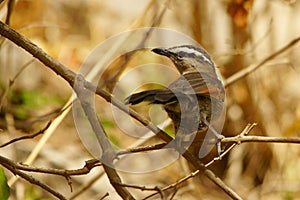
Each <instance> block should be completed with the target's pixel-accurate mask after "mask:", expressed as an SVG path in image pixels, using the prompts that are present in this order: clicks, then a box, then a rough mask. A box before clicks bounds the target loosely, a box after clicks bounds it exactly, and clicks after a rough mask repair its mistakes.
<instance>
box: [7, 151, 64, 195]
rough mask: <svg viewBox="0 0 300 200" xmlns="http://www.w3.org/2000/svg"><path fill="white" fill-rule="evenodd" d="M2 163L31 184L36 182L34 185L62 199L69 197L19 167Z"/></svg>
mask: <svg viewBox="0 0 300 200" xmlns="http://www.w3.org/2000/svg"><path fill="white" fill-rule="evenodd" d="M2 158H3V157H1V159H2ZM1 165H3V166H4V167H5V168H6V169H8V170H9V171H11V172H12V173H13V174H15V175H18V176H20V177H22V178H23V179H25V180H26V181H28V182H30V183H31V184H34V185H37V186H39V187H41V188H42V189H44V190H46V191H47V192H49V193H50V194H52V195H54V196H55V197H57V198H59V199H62V200H65V199H67V198H66V197H64V196H63V195H62V194H60V193H58V192H57V191H55V190H53V189H52V188H50V187H49V186H47V185H46V184H44V183H42V182H40V181H39V180H36V179H35V178H33V177H32V176H29V175H27V174H25V173H23V172H21V171H19V170H18V169H16V168H14V166H13V165H10V164H8V163H3V162H2V163H1Z"/></svg>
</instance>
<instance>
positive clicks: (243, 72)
mask: <svg viewBox="0 0 300 200" xmlns="http://www.w3.org/2000/svg"><path fill="white" fill-rule="evenodd" d="M299 41H300V37H298V38H296V39H294V40H292V41H290V42H289V43H288V44H286V45H285V46H283V47H282V48H280V49H279V50H278V51H276V52H274V53H272V54H271V55H269V56H267V57H266V58H265V59H263V60H262V61H260V62H259V63H258V64H256V65H250V66H249V67H247V68H245V69H242V70H241V71H239V72H237V73H235V74H233V75H232V76H230V77H229V78H227V79H226V80H225V81H224V86H225V87H228V86H229V85H231V84H233V83H234V82H236V81H238V80H239V79H241V78H243V77H245V76H247V75H249V74H250V73H252V72H254V71H255V70H257V69H258V68H259V67H261V66H263V65H264V64H266V63H267V62H269V61H270V60H272V59H274V58H276V57H277V56H279V55H281V54H282V53H284V52H285V51H286V50H288V49H290V48H291V47H293V46H294V45H296V44H297V43H298V42H299Z"/></svg>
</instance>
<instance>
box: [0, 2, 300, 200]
mask: <svg viewBox="0 0 300 200" xmlns="http://www.w3.org/2000/svg"><path fill="white" fill-rule="evenodd" d="M0 19H1V21H6V23H8V24H9V25H10V26H11V27H12V28H14V29H15V30H17V31H18V32H20V33H21V34H23V35H25V36H26V37H27V38H29V39H30V40H32V41H33V42H34V43H36V44H37V45H38V46H39V47H41V48H42V49H43V50H44V51H46V52H47V53H48V54H50V55H51V56H53V57H54V58H56V59H57V60H58V61H59V62H61V63H63V64H64V65H65V66H67V67H68V68H70V69H71V70H73V71H78V70H79V68H80V66H81V64H82V63H84V61H85V59H86V57H87V56H88V55H89V53H90V52H91V51H92V50H93V49H94V48H95V47H96V46H97V45H98V44H99V43H101V42H103V41H105V40H106V39H108V38H110V37H112V36H114V35H116V34H119V33H122V32H124V31H128V30H133V29H135V28H143V27H150V26H155V27H161V28H169V29H172V30H175V31H178V32H180V33H182V34H185V35H187V36H189V37H191V38H193V39H194V40H195V41H197V42H198V43H199V44H201V45H202V46H203V47H204V48H205V49H206V50H207V51H208V52H209V53H210V55H211V56H212V58H213V60H214V61H215V63H216V65H217V66H218V68H219V70H220V72H221V74H222V75H223V79H224V80H226V79H227V78H228V77H230V76H231V75H233V74H235V73H236V72H238V71H240V70H242V69H245V68H247V67H249V66H253V65H256V64H258V63H259V62H261V61H262V60H263V59H265V58H266V57H267V56H269V55H271V54H273V53H275V52H276V51H277V50H279V49H280V48H282V47H283V46H285V45H287V44H288V43H289V42H290V41H292V40H294V39H296V38H299V37H300V2H299V1H297V0H214V1H209V0H187V1H179V0H169V1H155V0H140V1H134V0H110V1H96V0H90V1H83V0H73V1H63V0H55V1H53V0H52V1H50V0H39V1H30V0H19V1H9V0H2V1H0ZM299 55H300V45H299V44H296V45H294V46H291V47H290V48H289V49H288V50H286V51H285V52H284V53H283V54H281V55H280V56H277V57H276V58H274V59H272V60H271V61H270V62H268V63H266V64H265V65H263V66H262V67H260V68H259V69H257V70H256V71H255V72H253V73H251V74H250V75H248V76H246V77H244V78H242V79H240V80H238V81H236V82H234V83H232V84H230V85H228V86H226V106H227V112H226V121H225V125H224V129H223V132H222V133H223V134H224V135H225V136H234V135H237V134H239V133H240V132H241V131H242V130H243V128H244V127H245V126H246V125H247V124H248V123H253V122H256V123H258V126H256V127H255V128H254V130H253V131H252V132H251V133H250V134H252V135H261V136H276V137H299V135H300V101H299V100H300V90H299V86H300V67H299V64H300V58H299ZM99 59H101V56H99ZM157 59H159V58H157V57H155V56H153V55H152V54H151V55H150V53H149V52H148V53H147V52H145V53H139V54H137V55H136V54H135V55H134V56H131V57H130V58H128V57H126V56H125V57H120V58H119V59H118V60H116V61H114V62H113V63H111V65H110V66H109V68H108V70H106V71H105V74H104V75H103V76H102V79H101V80H99V85H100V86H102V87H103V88H104V89H105V90H107V91H109V92H111V91H112V89H113V86H114V83H115V82H116V81H117V80H118V79H119V78H120V77H121V76H122V73H123V72H124V71H126V70H128V69H131V68H132V67H134V66H137V65H139V64H143V62H144V61H145V60H154V61H155V60H156V61H157ZM124 60H125V62H124ZM159 61H160V62H165V63H166V62H167V61H166V60H163V59H162V60H159ZM122 63H125V64H122ZM121 64H122V65H121ZM169 65H170V66H171V63H169ZM121 66H122V68H121ZM18 73H20V75H19V76H18V77H17V78H16V79H15V81H13V85H12V86H11V87H10V86H9V84H10V83H11V80H13V78H14V77H15V76H16V74H18ZM158 74H159V73H158ZM148 75H149V74H148ZM149 76H150V75H149ZM139 78H140V79H142V78H141V77H139ZM168 78H169V77H167V76H166V79H168ZM134 81H135V80H134V79H132V82H134ZM8 88H9V89H8ZM7 91H8V92H7ZM71 94H72V90H71V88H70V86H69V85H68V84H67V83H66V82H65V81H64V80H63V79H62V78H60V77H58V76H57V75H56V74H55V73H53V72H52V71H51V70H49V69H48V68H46V67H44V66H43V65H42V64H41V63H40V62H38V61H36V60H34V59H33V57H32V56H30V55H29V54H28V53H26V52H25V51H23V50H22V49H20V48H19V47H17V46H16V45H14V44H13V43H11V42H9V41H8V40H5V39H3V38H0V97H1V104H0V109H1V110H0V142H1V144H2V143H4V142H5V141H8V140H10V139H12V138H15V137H18V136H22V135H26V134H30V133H34V132H36V131H37V130H40V129H41V128H42V127H44V126H45V124H46V123H47V122H48V121H49V120H51V119H54V118H55V117H56V116H57V114H58V110H59V109H60V108H62V107H63V106H64V105H65V104H66V103H67V101H68V99H69V98H70V96H71ZM121 100H122V99H121ZM148 108H149V107H146V108H145V107H143V108H137V110H138V111H139V112H141V113H147V112H148V111H147V109H148ZM97 109H98V113H99V115H100V116H101V117H100V118H101V122H102V124H103V126H104V128H105V129H106V131H107V133H108V134H109V137H110V138H111V140H112V141H113V142H114V143H115V144H118V146H121V147H122V148H126V147H128V146H129V145H130V144H131V143H132V142H133V139H124V138H122V134H121V130H119V128H118V126H117V125H116V123H115V122H114V119H113V118H112V116H111V114H110V113H109V111H108V110H110V105H109V104H108V103H106V102H105V101H104V100H103V99H101V98H99V99H97ZM143 109H144V110H143ZM160 115H162V114H160ZM160 115H158V116H157V117H158V118H160V117H161V116H160ZM164 117H165V116H164ZM151 118H155V117H153V116H152V117H151ZM170 129H171V128H170ZM170 131H171V130H170ZM40 138H41V136H39V137H37V138H34V139H30V140H26V141H21V142H17V143H14V144H12V145H10V146H7V147H4V148H0V154H1V155H2V156H5V157H9V158H10V159H12V160H14V161H16V162H23V161H24V160H26V158H27V157H28V156H29V154H30V152H32V150H33V148H34V147H35V146H36V145H37V143H38V141H39V139H40ZM157 141H159V140H157ZM224 147H227V146H226V145H225V146H224ZM299 156H300V148H299V145H298V144H274V143H245V144H241V145H239V146H237V147H236V148H235V149H233V150H232V151H231V152H230V153H229V154H228V155H227V156H226V157H225V158H224V159H223V160H222V161H219V162H217V163H216V164H214V165H213V166H212V167H211V169H212V170H213V171H214V172H215V173H216V174H217V175H218V176H220V177H221V179H222V180H224V182H225V183H226V184H228V185H229V186H230V187H231V188H233V189H234V190H235V191H236V192H237V193H238V194H240V195H241V196H242V197H244V198H245V199H288V200H290V199H300V159H299ZM91 157H92V156H91V155H90V154H89V152H88V151H87V150H86V149H85V148H84V146H83V145H82V143H81V141H80V139H79V137H78V135H77V133H76V128H75V126H74V121H73V118H72V113H69V114H68V115H67V116H66V118H65V119H64V120H63V121H62V122H61V123H60V124H59V126H58V128H57V129H56V130H55V132H54V133H53V135H52V136H51V137H50V139H49V140H48V141H47V143H46V144H45V145H44V146H43V148H42V150H41V152H40V153H39V155H38V157H37V158H36V160H35V161H34V165H35V166H40V167H48V168H50V167H51V168H62V169H75V168H80V167H82V166H83V165H84V161H85V160H87V159H90V158H91ZM210 159H211V158H209V159H208V160H210ZM139 164H141V163H139ZM144 164H145V163H144ZM97 170H100V169H99V168H96V169H95V170H93V171H92V172H91V173H89V174H88V175H86V176H82V177H74V178H72V181H73V190H74V191H73V192H71V191H70V188H69V186H68V184H67V182H66V180H65V179H64V178H62V177H57V176H49V175H41V174H34V176H35V177H37V178H38V179H39V180H41V181H44V182H45V183H47V184H48V185H50V186H51V187H53V188H54V189H55V190H57V191H58V192H61V193H63V194H65V195H66V196H67V197H70V198H71V197H73V199H76V198H77V199H97V198H98V199H99V198H100V197H101V196H103V195H104V194H105V193H106V192H109V193H110V196H109V197H108V198H107V199H117V198H118V196H117V195H116V194H114V190H113V188H112V187H111V186H110V185H109V183H108V181H107V180H106V179H105V177H104V178H103V176H101V175H99V172H98V171H97ZM189 170H191V169H189V167H188V165H187V163H186V162H185V161H184V159H179V160H178V162H175V163H173V164H172V165H170V166H168V167H165V168H163V169H161V170H158V171H155V172H151V173H145V174H128V173H122V177H123V179H124V182H127V183H131V184H136V185H142V186H144V185H146V186H160V187H163V186H167V185H169V184H172V183H174V182H176V181H177V180H179V179H180V178H182V177H184V176H185V175H188V174H189ZM5 172H6V175H7V177H8V179H9V180H10V179H11V178H12V177H13V175H12V174H11V173H10V172H8V171H5ZM94 177H98V179H97V180H98V181H96V182H95V183H94V184H93V185H91V186H90V187H88V189H86V190H85V191H84V192H83V193H82V194H80V196H78V197H75V194H76V192H78V191H79V190H80V189H81V188H82V187H84V186H85V185H86V184H87V183H88V182H89V181H91V180H92V179H93V178H94ZM177 189H178V192H177V193H176V196H175V197H174V199H226V198H228V196H226V194H225V193H224V192H222V191H221V190H220V189H218V188H217V187H216V186H214V185H212V184H211V183H210V181H209V180H207V179H205V178H204V177H203V179H202V178H201V179H198V180H197V178H193V179H192V180H190V181H188V182H185V184H183V185H180V188H177ZM132 192H133V194H134V195H136V197H137V199H142V198H143V197H145V196H147V195H148V194H151V192H141V191H138V190H132ZM114 195H116V196H114ZM10 198H11V199H47V198H49V199H51V198H53V197H52V196H51V195H49V194H47V193H46V192H44V191H43V190H41V189H40V188H38V187H35V186H33V185H30V184H29V183H27V182H26V181H23V180H18V181H17V182H14V183H13V184H12V186H11V197H10ZM159 198H160V197H159V195H158V196H156V197H153V199H159ZM169 198H170V197H169Z"/></svg>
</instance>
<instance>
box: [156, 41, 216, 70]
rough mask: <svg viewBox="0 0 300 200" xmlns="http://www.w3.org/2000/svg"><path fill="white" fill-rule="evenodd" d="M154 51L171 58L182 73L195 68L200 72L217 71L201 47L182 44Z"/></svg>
mask: <svg viewBox="0 0 300 200" xmlns="http://www.w3.org/2000/svg"><path fill="white" fill-rule="evenodd" d="M152 51H153V52H154V53H157V54H159V55H163V56H166V57H168V58H170V59H171V60H172V62H173V63H174V64H175V66H176V68H177V69H178V71H179V72H180V73H181V74H183V73H185V72H189V71H194V70H195V69H196V70H197V71H199V72H200V73H202V72H204V73H215V65H214V63H213V61H212V60H211V58H210V56H209V54H208V53H207V52H206V51H205V50H204V49H203V48H201V47H197V46H193V45H181V46H175V47H170V48H155V49H152Z"/></svg>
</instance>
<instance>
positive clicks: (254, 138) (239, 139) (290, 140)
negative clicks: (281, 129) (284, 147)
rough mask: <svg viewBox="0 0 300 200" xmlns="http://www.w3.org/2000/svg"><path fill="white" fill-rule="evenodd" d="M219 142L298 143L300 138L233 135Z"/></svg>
mask: <svg viewBox="0 0 300 200" xmlns="http://www.w3.org/2000/svg"><path fill="white" fill-rule="evenodd" d="M221 142H235V143H237V144H240V143H243V142H272V143H293V144H300V138H288V137H269V136H241V135H237V136H235V137H226V138H224V139H222V140H221Z"/></svg>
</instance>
